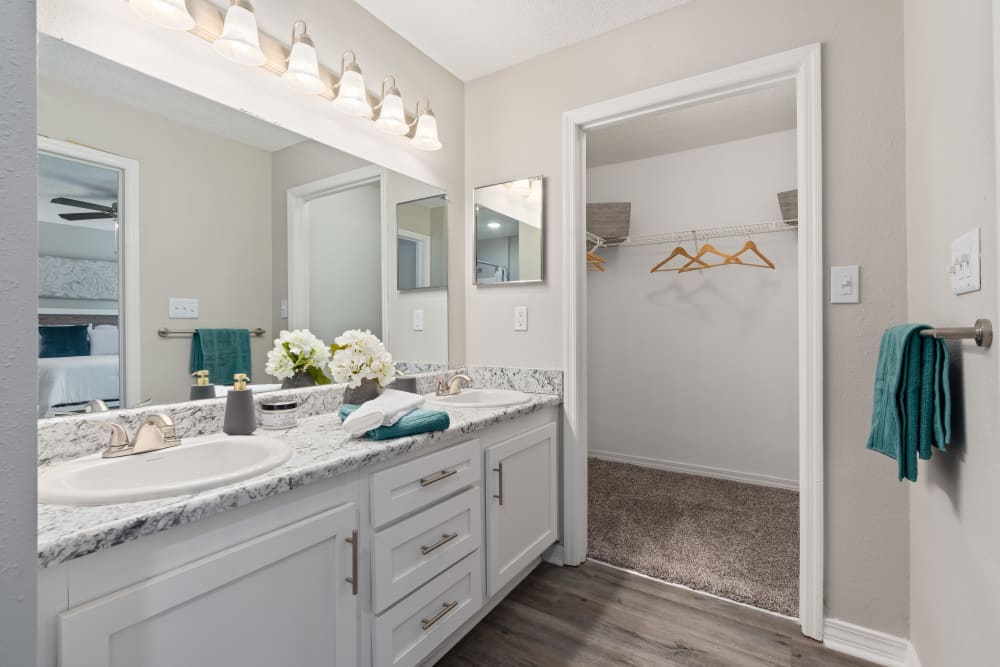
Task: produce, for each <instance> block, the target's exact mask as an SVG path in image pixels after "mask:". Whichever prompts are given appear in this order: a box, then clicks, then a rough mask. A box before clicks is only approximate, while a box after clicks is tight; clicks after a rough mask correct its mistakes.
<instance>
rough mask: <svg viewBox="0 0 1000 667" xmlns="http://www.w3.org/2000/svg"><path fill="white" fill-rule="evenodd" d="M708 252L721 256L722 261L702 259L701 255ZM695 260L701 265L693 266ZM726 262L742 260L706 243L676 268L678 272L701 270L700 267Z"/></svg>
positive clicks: (709, 266) (734, 262) (704, 267)
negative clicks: (689, 259)
mask: <svg viewBox="0 0 1000 667" xmlns="http://www.w3.org/2000/svg"><path fill="white" fill-rule="evenodd" d="M709 254H711V255H715V256H717V257H721V258H722V260H723V261H722V263H720V264H708V263H707V262H705V261H704V260H702V257H704V256H705V255H709ZM695 262H697V263H698V264H701V266H694V264H695ZM726 264H742V262H741V261H740V260H739V258H734V257H733V256H732V255H727V254H726V253H724V252H719V251H718V250H717V249H716V248H715V246H713V245H712V244H711V243H706V244H705V245H703V246H702V247H701V250H699V251H698V253H697V254H696V255H695V256H694V257H692V258H691V261H690V262H688V263H687V264H685V265H684V266H682V267H681V268H680V269H678V272H679V273H687V272H688V271H701V270H702V269H714V268H715V267H718V266H725V265H726Z"/></svg>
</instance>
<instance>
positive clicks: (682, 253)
mask: <svg viewBox="0 0 1000 667" xmlns="http://www.w3.org/2000/svg"><path fill="white" fill-rule="evenodd" d="M677 256H680V257H683V258H685V259H687V260H688V264H690V263H691V262H698V263H699V264H702V265H704V268H708V264H705V262H703V261H701V260H700V259H697V258H695V257H693V256H692V255H690V254H689V253H688V251H687V250H685V249H684V248H683V247H681V246H677V247H676V248H674V251H673V252H672V253H670V255H669V256H668V257H667V258H666V259H665V260H663V261H662V262H660V263H659V264H657V265H656V266H654V267H653V268H651V269H650V270H649V272H650V273H662V272H664V271H682V270H683V269H679V268H678V269H664V268H662V267H663V266H664V265H665V264H667V263H668V262H669V261H670V260H672V259H673V258H674V257H677ZM685 266H687V264H685Z"/></svg>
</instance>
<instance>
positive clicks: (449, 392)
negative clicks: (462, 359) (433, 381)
mask: <svg viewBox="0 0 1000 667" xmlns="http://www.w3.org/2000/svg"><path fill="white" fill-rule="evenodd" d="M462 382H465V384H466V386H468V385H471V384H472V378H470V377H469V376H468V375H466V374H465V373H458V374H456V375H454V376H452V377H451V378H450V379H445V378H441V379H440V380H439V381H438V385H437V392H436V393H437V395H438V396H454V395H455V394H458V393H461V391H462Z"/></svg>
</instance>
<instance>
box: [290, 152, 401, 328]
mask: <svg viewBox="0 0 1000 667" xmlns="http://www.w3.org/2000/svg"><path fill="white" fill-rule="evenodd" d="M370 183H378V185H379V201H380V206H379V209H380V222H379V224H380V226H381V233H380V237H381V246H382V247H381V253H380V256H381V259H382V266H381V268H380V272H381V275H382V304H381V309H382V335H381V339H382V342H383V343H385V345H386V347H388V345H389V334H390V332H389V286H388V276H387V275H386V271H387V270H388V269H387V267H388V262H386V254H387V253H388V252H389V248H390V243H389V241H390V239H389V238H388V234H387V233H386V232H387V229H386V228H387V226H388V222H387V221H388V216H387V215H386V205H387V204H386V202H387V195H386V191H385V190H386V189H385V169H383V168H382V167H378V166H374V165H373V166H368V167H361V168H360V169H354V170H352V171H346V172H344V173H342V174H337V175H336V176H330V177H328V178H322V179H320V180H318V181H312V182H311V183H305V184H303V185H297V186H295V187H294V188H289V189H288V195H287V198H288V217H287V220H288V328H289V329H306V328H308V327H309V203H310V202H312V201H313V200H316V199H320V198H321V197H328V196H330V195H332V194H336V193H338V192H345V191H347V190H352V189H354V188H358V187H361V186H363V185H368V184H370ZM391 242H392V245H393V246H394V245H395V243H396V237H395V236H393V237H392V239H391ZM393 286H395V282H393ZM327 342H328V343H329V342H331V341H327Z"/></svg>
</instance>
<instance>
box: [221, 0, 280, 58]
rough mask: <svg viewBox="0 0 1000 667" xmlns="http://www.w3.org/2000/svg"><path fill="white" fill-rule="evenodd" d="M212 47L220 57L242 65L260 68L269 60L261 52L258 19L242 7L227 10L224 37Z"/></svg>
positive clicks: (232, 6)
mask: <svg viewBox="0 0 1000 667" xmlns="http://www.w3.org/2000/svg"><path fill="white" fill-rule="evenodd" d="M212 47H213V48H214V49H215V51H216V53H218V54H219V55H221V56H223V57H225V58H228V59H229V60H232V61H233V62H234V63H239V64H240V65H255V66H259V65H263V64H264V62H265V61H266V60H267V58H265V57H264V52H263V51H261V50H260V39H259V37H258V36H257V19H256V18H255V17H254V15H253V12H252V11H249V10H247V9H246V8H244V7H241V6H240V5H230V7H229V9H227V10H226V22H225V23H224V24H223V25H222V36H221V37H219V38H218V39H217V40H215V42H213V43H212Z"/></svg>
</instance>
